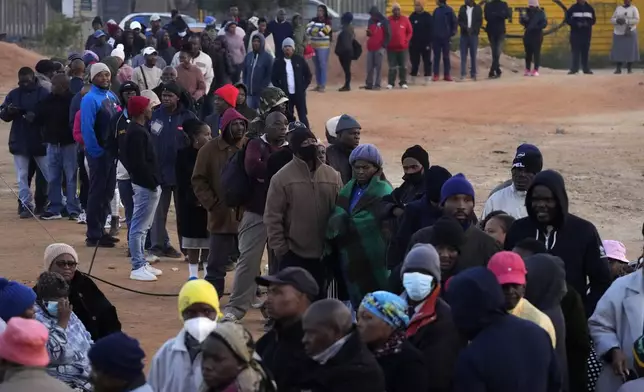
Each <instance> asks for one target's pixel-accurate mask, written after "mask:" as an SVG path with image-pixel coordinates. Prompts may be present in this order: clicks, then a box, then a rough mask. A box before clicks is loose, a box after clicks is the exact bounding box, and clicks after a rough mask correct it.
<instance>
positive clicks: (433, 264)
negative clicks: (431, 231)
mask: <svg viewBox="0 0 644 392" xmlns="http://www.w3.org/2000/svg"><path fill="white" fill-rule="evenodd" d="M411 270H417V271H425V272H427V273H428V274H430V275H431V276H433V277H434V278H435V279H436V280H437V281H440V280H441V264H440V257H439V256H438V252H436V248H434V247H433V246H432V245H429V244H416V245H414V247H413V248H411V250H410V251H409V253H407V256H405V261H404V262H403V265H402V268H401V269H400V277H402V276H403V275H404V274H405V272H407V271H411Z"/></svg>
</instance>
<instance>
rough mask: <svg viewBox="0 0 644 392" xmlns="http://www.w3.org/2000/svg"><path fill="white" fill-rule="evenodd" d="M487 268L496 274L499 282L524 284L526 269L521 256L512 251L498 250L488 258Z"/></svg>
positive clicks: (502, 283)
mask: <svg viewBox="0 0 644 392" xmlns="http://www.w3.org/2000/svg"><path fill="white" fill-rule="evenodd" d="M487 268H488V269H489V270H490V271H492V273H493V274H494V275H496V279H497V280H498V281H499V284H501V285H504V284H509V283H512V284H525V276H526V274H527V273H528V271H527V270H526V269H525V263H524V262H523V259H522V258H521V256H519V255H518V254H516V253H514V252H508V251H504V252H499V253H496V254H495V255H494V256H492V258H491V259H490V262H489V263H488V264H487Z"/></svg>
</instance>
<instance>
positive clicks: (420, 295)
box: [403, 272, 434, 301]
mask: <svg viewBox="0 0 644 392" xmlns="http://www.w3.org/2000/svg"><path fill="white" fill-rule="evenodd" d="M403 286H404V287H405V291H406V292H407V295H408V296H409V298H410V299H411V300H413V301H422V300H424V299H425V298H427V296H428V295H429V293H431V292H432V288H433V286H434V277H433V276H431V275H426V274H421V273H420V272H406V273H404V274H403Z"/></svg>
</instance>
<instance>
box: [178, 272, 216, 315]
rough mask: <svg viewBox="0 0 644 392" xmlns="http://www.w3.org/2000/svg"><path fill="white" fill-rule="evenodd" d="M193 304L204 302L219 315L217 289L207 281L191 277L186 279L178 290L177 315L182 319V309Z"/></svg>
mask: <svg viewBox="0 0 644 392" xmlns="http://www.w3.org/2000/svg"><path fill="white" fill-rule="evenodd" d="M193 304H206V305H210V306H212V307H213V308H214V309H215V311H217V315H219V316H221V311H220V310H219V295H217V290H215V287H214V286H213V285H212V284H210V283H209V282H208V281H206V280H203V279H193V280H189V281H187V282H186V283H185V284H184V285H183V287H182V288H181V291H180V292H179V317H180V318H181V319H182V320H183V316H182V315H183V311H184V310H186V308H188V307H189V306H191V305H193Z"/></svg>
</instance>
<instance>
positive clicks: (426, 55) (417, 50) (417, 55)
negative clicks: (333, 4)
mask: <svg viewBox="0 0 644 392" xmlns="http://www.w3.org/2000/svg"><path fill="white" fill-rule="evenodd" d="M421 59H422V60H423V72H424V75H425V76H432V49H431V44H429V45H427V46H421V47H416V46H414V45H410V46H409V61H411V73H410V75H411V76H418V68H420V60H421Z"/></svg>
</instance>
